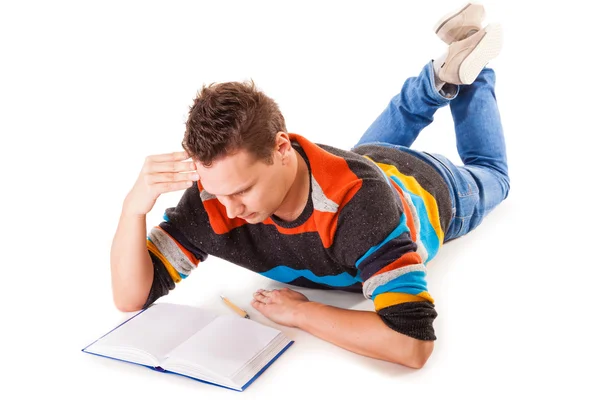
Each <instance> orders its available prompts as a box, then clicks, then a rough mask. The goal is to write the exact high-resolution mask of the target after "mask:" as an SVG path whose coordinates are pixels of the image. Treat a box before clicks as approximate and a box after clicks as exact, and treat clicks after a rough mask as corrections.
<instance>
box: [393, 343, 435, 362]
mask: <svg viewBox="0 0 600 400" xmlns="http://www.w3.org/2000/svg"><path fill="white" fill-rule="evenodd" d="M405 338H406V337H404V339H405ZM410 341H411V343H410V344H408V345H407V343H406V340H403V341H402V342H404V343H402V344H403V346H399V348H400V349H402V351H400V352H399V353H398V354H395V355H394V357H393V358H392V359H391V360H390V361H392V362H394V363H396V364H401V365H404V366H406V367H409V368H414V369H421V368H423V367H424V366H425V364H426V363H427V360H429V357H430V356H431V353H433V346H434V342H433V340H418V339H413V338H410Z"/></svg>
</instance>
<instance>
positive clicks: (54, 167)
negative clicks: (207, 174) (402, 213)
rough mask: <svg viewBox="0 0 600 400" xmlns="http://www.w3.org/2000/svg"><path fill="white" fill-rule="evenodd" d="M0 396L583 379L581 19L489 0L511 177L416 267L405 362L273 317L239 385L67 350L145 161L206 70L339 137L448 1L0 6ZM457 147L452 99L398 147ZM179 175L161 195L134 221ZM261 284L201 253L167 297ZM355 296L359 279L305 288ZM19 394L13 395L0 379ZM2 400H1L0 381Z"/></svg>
mask: <svg viewBox="0 0 600 400" xmlns="http://www.w3.org/2000/svg"><path fill="white" fill-rule="evenodd" d="M0 4H1V5H0V51H1V53H0V135H1V146H0V150H1V152H2V157H1V158H0V162H1V168H0V173H1V174H2V181H1V185H2V186H1V190H2V194H1V196H0V202H1V206H2V212H3V219H2V221H3V225H2V230H3V235H2V239H1V242H0V243H1V250H2V291H1V294H0V296H1V297H2V298H1V300H2V301H1V303H0V304H1V307H2V323H1V325H2V327H3V328H2V331H1V335H2V340H1V341H0V345H1V346H2V347H1V352H0V365H2V370H3V371H4V372H2V375H1V377H0V380H1V382H2V384H1V385H0V387H1V390H2V391H6V392H5V393H4V394H2V395H1V396H2V397H5V394H6V393H8V391H11V392H12V394H11V395H10V398H21V397H25V396H27V397H29V398H31V397H30V396H35V397H40V396H42V395H50V394H52V395H58V396H61V397H62V396H66V395H68V394H74V395H75V396H78V398H79V396H80V397H81V398H98V399H105V398H115V399H117V398H119V399H120V398H132V397H131V396H139V397H136V398H163V399H164V398H175V399H181V398H203V399H206V398H211V399H213V398H214V399H218V398H233V397H236V398H261V399H263V398H294V399H295V398H307V397H308V396H318V398H333V397H334V396H335V398H374V397H384V396H385V397H389V396H397V397H399V398H409V396H411V397H410V398H415V396H419V398H423V397H428V398H441V397H442V396H444V397H446V396H452V397H456V396H461V397H466V398H494V397H506V396H514V397H517V398H521V397H525V396H526V395H535V396H538V395H539V396H542V395H548V394H555V395H568V396H569V397H570V398H573V397H575V396H577V395H583V396H585V397H586V398H589V397H592V396H593V395H595V396H598V393H599V390H598V387H597V378H598V366H597V361H598V359H599V356H600V352H599V345H598V339H597V337H598V331H597V330H596V329H595V328H593V326H596V324H597V319H598V309H597V299H598V297H597V292H598V287H599V285H598V278H599V277H600V273H599V272H598V269H599V267H600V263H599V262H598V256H597V246H598V233H597V232H598V229H597V227H598V222H599V221H598V211H597V197H595V196H597V195H596V193H597V190H596V188H595V186H596V184H597V178H596V175H597V173H598V172H599V168H598V164H597V154H598V150H597V148H596V147H595V145H593V144H592V143H598V142H597V138H596V136H597V135H598V133H599V129H598V106H597V92H598V81H599V80H598V66H597V64H596V63H595V62H594V60H595V57H597V49H598V39H599V35H598V31H597V25H598V23H597V18H598V14H597V13H594V12H591V5H590V6H588V4H592V3H589V2H583V1H582V2H576V1H571V2H535V3H534V2H531V1H519V2H510V1H493V2H492V1H490V2H487V3H485V4H486V6H487V10H488V21H490V22H491V21H497V22H501V23H502V24H503V26H504V31H505V35H504V37H505V44H504V49H503V52H502V53H501V54H500V56H499V57H498V58H497V59H496V60H494V61H492V63H490V66H491V67H493V68H494V69H495V70H496V73H497V91H496V94H497V99H498V104H499V107H500V112H501V116H502V122H503V126H504V130H505V134H506V142H507V147H508V159H509V168H510V173H511V178H512V190H511V193H510V195H509V197H508V199H507V200H506V201H505V202H504V203H503V204H502V205H501V206H500V207H498V208H497V209H496V210H495V211H494V212H493V213H492V214H491V215H490V216H489V217H488V218H487V219H486V220H485V221H484V223H483V224H482V225H481V226H480V227H478V228H477V229H476V230H475V231H474V232H472V233H471V234H469V235H467V236H466V237H464V238H462V239H460V240H458V241H454V242H451V243H449V244H448V245H446V246H445V247H444V248H443V249H442V251H441V253H440V254H439V256H438V257H437V258H436V259H434V260H433V261H432V262H431V263H430V264H429V275H428V279H429V290H430V293H431V294H432V296H433V297H434V299H435V301H436V309H437V311H438V313H439V317H438V318H437V319H436V320H435V323H434V327H435V329H436V334H437V336H438V340H437V341H436V348H435V351H434V353H433V355H432V356H431V358H430V359H429V362H428V363H427V365H426V366H425V367H424V368H423V369H421V370H411V369H408V368H405V367H402V366H398V365H393V364H391V363H387V362H382V361H377V360H372V359H368V358H365V357H362V356H358V355H355V354H353V353H350V352H347V351H345V350H342V349H339V348H336V347H334V346H333V345H330V344H328V343H326V342H323V341H321V340H319V339H317V338H314V337H312V336H310V335H308V334H306V333H304V332H301V331H298V330H296V329H290V328H284V327H281V329H283V330H284V331H285V332H286V333H287V334H289V335H290V336H291V337H292V338H294V339H295V340H296V344H295V345H294V346H292V348H291V349H290V350H289V351H288V352H287V353H285V354H284V356H282V358H281V359H279V360H278V361H277V362H276V363H275V364H274V365H273V366H272V367H271V368H270V369H269V370H267V372H265V374H264V375H262V376H261V377H260V378H259V379H258V380H257V381H256V382H254V383H253V384H252V386H250V388H249V389H248V390H247V391H246V392H244V393H241V394H240V393H236V392H232V391H228V390H224V389H220V388H216V387H213V386H210V385H203V384H200V383H197V382H194V381H193V380H189V379H185V378H179V377H176V376H173V375H167V374H158V373H154V372H152V371H150V370H148V369H146V368H142V367H137V366H134V365H128V364H125V363H118V362H114V361H111V360H105V359H102V358H100V357H94V356H91V355H88V354H84V353H82V352H81V349H82V348H83V347H84V346H86V345H87V344H89V343H90V342H91V341H93V340H94V339H96V338H97V337H98V336H99V335H101V334H103V333H105V332H106V331H107V330H108V329H109V328H111V327H112V326H114V325H115V324H116V323H117V322H119V321H121V320H122V319H123V318H125V317H126V315H125V314H122V313H120V312H119V311H117V310H116V309H115V307H114V306H113V304H112V298H111V288H110V271H109V252H110V246H111V241H112V236H113V234H114V231H115V228H116V225H117V221H118V217H119V213H120V209H121V203H122V201H123V199H124V197H125V195H126V194H127V192H128V190H129V189H130V188H131V186H132V185H133V182H134V181H135V179H136V176H137V174H138V172H139V170H140V168H141V166H142V162H143V160H144V157H145V156H147V155H150V154H157V153H165V152H171V151H178V150H180V149H181V147H180V143H181V140H182V136H183V132H184V121H185V118H186V113H187V112H188V110H189V106H190V105H191V103H192V101H193V98H194V97H195V95H196V91H197V90H198V89H200V88H201V87H202V85H203V84H208V83H211V82H216V81H227V80H243V79H249V78H252V79H254V81H255V82H256V84H257V86H258V87H259V88H261V89H263V90H264V91H265V92H266V93H267V94H268V95H269V96H271V97H273V98H274V99H275V100H276V101H277V102H278V103H279V105H280V107H281V110H282V112H283V114H284V116H285V117H286V121H287V126H288V130H289V131H290V132H295V133H299V134H302V135H304V136H305V137H307V138H309V139H311V140H313V141H317V142H320V143H325V144H330V145H334V146H337V147H341V148H349V147H350V146H352V145H353V144H354V142H355V141H357V140H358V138H359V137H360V135H361V134H362V132H364V130H365V129H366V128H367V127H368V126H369V124H370V123H371V122H372V121H373V120H374V119H375V118H376V117H377V116H378V115H379V113H380V112H381V110H383V108H384V107H385V106H386V104H387V102H388V101H389V99H390V98H391V97H392V96H393V95H395V94H396V93H397V92H398V91H399V90H400V88H401V86H402V83H403V82H404V79H406V78H407V77H409V76H414V75H416V74H418V73H419V71H420V70H421V68H422V67H423V65H425V63H426V62H428V60H430V59H431V58H435V57H437V56H438V54H440V53H441V52H443V51H444V44H443V43H442V42H441V41H440V40H439V39H438V38H437V37H436V36H435V35H434V33H433V32H432V27H433V25H434V24H435V22H436V21H437V20H438V19H439V18H440V17H441V16H442V15H444V14H445V13H447V12H448V11H451V10H453V9H455V8H457V7H459V6H461V5H462V4H463V3H462V2H458V1H455V0H453V1H441V0H440V1H429V0H427V1H425V0H422V1H411V2H403V1H369V2H366V1H362V2H341V1H340V2H325V1H321V2H310V1H302V2H294V3H293V4H292V3H291V2H250V1H247V2H224V1H223V2H216V1H211V2H200V1H196V2H187V3H184V2H177V1H172V2H162V3H158V2H154V1H144V2H126V1H123V2H121V1H115V2H112V1H110V2H109V1H102V2H64V1H49V2H43V1H39V2H30V1H2V2H1V3H0ZM414 147H415V148H417V149H423V150H430V151H433V152H439V153H443V154H446V155H447V156H448V157H450V158H451V159H452V160H454V161H458V156H457V154H456V150H455V142H454V136H453V126H452V120H451V117H450V113H449V109H448V108H445V109H442V110H440V111H439V112H438V113H437V114H436V116H435V121H434V123H433V124H432V125H431V126H429V127H428V128H426V129H425V130H424V131H423V133H422V135H421V136H420V137H419V139H418V140H417V142H415V144H414ZM180 195H181V192H179V193H174V194H171V195H165V196H163V197H161V198H160V199H159V201H158V202H157V205H156V207H155V209H154V210H153V212H152V213H150V214H149V215H148V226H149V227H150V226H151V225H154V224H157V223H158V222H160V219H161V216H162V213H163V211H164V209H165V208H166V207H168V206H172V205H175V204H176V202H177V200H178V198H179V197H180ZM271 284H272V282H271V281H269V280H267V279H263V278H261V277H260V276H258V275H255V274H253V273H250V272H248V271H246V270H243V269H241V268H238V267H235V266H233V265H231V264H228V263H225V262H223V261H221V260H219V259H216V258H209V261H207V262H206V263H205V264H204V265H201V266H200V267H199V268H198V270H196V271H195V272H194V274H192V276H190V278H188V279H187V280H186V281H185V282H183V283H182V284H180V286H179V287H178V288H177V289H176V290H174V291H173V292H172V293H171V294H170V295H169V296H167V297H166V298H164V300H168V301H171V302H180V303H185V304H194V305H200V306H204V307H207V308H212V309H215V310H218V311H219V312H222V313H230V312H231V311H230V310H229V309H227V308H225V307H224V306H223V305H222V304H221V303H220V302H219V300H218V294H219V293H224V294H226V295H228V296H229V297H231V299H232V300H234V301H236V302H238V303H239V304H240V305H242V306H243V307H245V308H247V309H248V310H250V312H251V315H252V317H253V318H255V319H256V320H258V321H260V322H264V323H266V324H269V321H267V320H265V319H264V318H262V317H261V316H260V315H258V314H257V313H255V312H253V311H254V310H252V309H251V307H250V306H249V301H250V299H251V294H252V293H253V292H254V291H255V290H256V289H258V288H259V287H265V286H268V285H271ZM305 293H306V294H308V295H309V297H310V298H311V299H313V300H320V301H326V302H329V303H330V304H335V305H340V306H345V307H352V308H356V309H370V307H372V306H371V304H369V303H368V302H366V301H364V300H363V299H362V298H361V297H360V295H357V296H354V295H347V294H343V293H327V294H325V293H322V292H314V291H305ZM13 389H14V390H16V391H13ZM6 398H9V397H6Z"/></svg>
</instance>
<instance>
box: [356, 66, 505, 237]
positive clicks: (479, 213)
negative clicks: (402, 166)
mask: <svg viewBox="0 0 600 400" xmlns="http://www.w3.org/2000/svg"><path fill="white" fill-rule="evenodd" d="M495 81H496V76H495V74H494V71H493V70H492V69H490V68H484V69H483V70H482V71H481V73H480V74H479V76H478V77H477V79H476V80H475V82H473V83H472V84H471V85H462V86H457V87H456V88H457V92H456V93H455V94H454V95H453V96H452V97H444V96H442V95H441V94H440V93H439V92H438V91H437V90H436V89H435V85H434V77H433V62H429V63H428V64H426V65H425V67H424V68H423V70H422V71H421V73H420V74H419V76H417V77H411V78H408V79H407V80H406V82H405V83H404V86H403V87H402V90H401V91H400V93H399V94H397V95H396V96H394V97H393V98H392V100H391V101H390V103H389V105H388V106H387V107H386V108H385V109H384V110H383V112H382V113H381V115H380V116H379V117H378V118H377V119H376V120H375V121H374V122H373V123H372V124H371V126H370V127H369V128H368V129H367V131H366V132H365V134H364V135H363V136H362V138H361V139H360V140H359V142H358V143H357V144H356V145H355V147H356V146H358V145H362V144H367V143H369V144H378V145H384V146H388V147H394V148H397V149H399V150H402V151H407V152H410V153H411V154H413V155H415V156H417V157H419V158H421V159H423V160H425V161H426V162H428V163H429V164H431V165H433V167H434V168H435V169H436V170H437V171H438V172H439V173H440V174H441V175H442V177H443V178H444V180H445V181H446V183H447V185H448V188H449V190H450V198H451V200H452V220H451V222H450V225H449V226H448V231H447V232H446V236H445V239H444V241H445V242H447V241H449V240H452V239H455V238H457V237H460V236H462V235H465V234H466V233H468V232H470V231H472V230H473V229H475V227H477V226H478V225H479V224H480V223H481V221H482V220H483V218H484V217H485V216H486V215H487V214H489V212H490V211H492V210H493V209H494V208H495V207H496V206H497V205H498V204H500V203H501V202H502V200H504V199H505V198H506V196H508V192H509V189H510V180H509V177H508V167H507V161H506V146H505V143H504V134H503V131H502V124H501V121H500V113H499V111H498V106H497V104H496V95H495V92H494V84H495ZM447 104H450V111H451V113H452V118H453V120H454V130H455V133H456V146H457V148H458V154H459V156H460V158H461V160H462V162H463V164H464V165H460V166H459V165H454V164H453V163H452V162H451V161H450V160H448V159H447V158H446V157H444V156H443V155H440V154H434V153H428V152H424V151H417V150H414V149H410V146H411V145H412V144H413V142H414V141H415V139H416V138H417V136H418V135H419V133H420V132H421V130H422V129H423V128H425V127H426V126H427V125H429V124H430V123H431V122H432V121H433V114H434V113H435V111H436V110H437V109H438V108H440V107H444V106H445V105H447Z"/></svg>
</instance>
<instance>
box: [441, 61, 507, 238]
mask: <svg viewBox="0 0 600 400" xmlns="http://www.w3.org/2000/svg"><path fill="white" fill-rule="evenodd" d="M495 81H496V76H495V73H494V71H493V70H492V69H490V68H484V69H483V70H482V71H481V73H480V74H479V75H478V76H477V78H476V79H475V81H474V82H473V83H472V84H471V85H462V86H460V91H459V93H458V95H457V96H456V98H455V99H454V100H453V101H452V102H451V103H450V110H451V113H452V118H453V120H454V128H455V131H456V145H457V149H458V154H459V155H460V158H461V160H462V162H463V163H464V165H463V166H456V165H454V164H453V163H452V162H451V161H449V160H448V159H447V158H446V157H444V156H442V155H439V154H430V155H431V156H432V157H434V158H435V159H436V160H437V161H439V162H440V163H441V164H442V167H443V168H445V171H443V175H445V177H446V180H447V181H449V184H450V187H451V190H452V191H453V192H454V193H453V195H454V199H455V208H456V216H455V218H454V219H453V220H452V222H451V223H450V227H449V232H448V234H447V238H446V240H451V239H454V238H456V237H459V236H462V235H464V234H466V233H468V232H470V231H471V230H473V229H475V227H477V226H478V225H479V224H480V223H481V222H482V220H483V218H484V217H485V216H486V215H487V214H489V212H490V211H492V210H493V209H494V208H495V207H496V206H497V205H498V204H500V203H501V202H502V201H503V200H504V199H505V198H506V197H507V196H508V192H509V189H510V179H509V176H508V165H507V157H506V146H505V141H504V133H503V129H502V124H501V120H500V113H499V111H498V105H497V103H496V95H495V90H494V86H495Z"/></svg>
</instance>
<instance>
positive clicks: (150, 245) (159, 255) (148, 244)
mask: <svg viewBox="0 0 600 400" xmlns="http://www.w3.org/2000/svg"><path fill="white" fill-rule="evenodd" d="M146 247H148V250H150V252H151V253H152V254H154V255H155V256H156V257H157V258H158V259H159V260H160V261H162V263H163V264H164V265H165V268H166V269H167V272H169V275H171V279H173V282H175V283H178V282H180V281H181V275H179V272H177V270H176V269H175V268H173V266H172V265H171V263H170V262H169V260H167V259H166V258H165V256H163V255H162V253H161V252H160V251H159V250H158V248H157V247H156V245H155V244H154V243H152V242H151V241H150V240H148V239H146Z"/></svg>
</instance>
